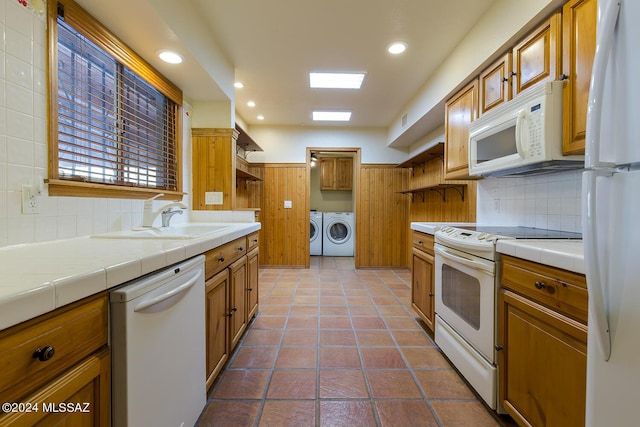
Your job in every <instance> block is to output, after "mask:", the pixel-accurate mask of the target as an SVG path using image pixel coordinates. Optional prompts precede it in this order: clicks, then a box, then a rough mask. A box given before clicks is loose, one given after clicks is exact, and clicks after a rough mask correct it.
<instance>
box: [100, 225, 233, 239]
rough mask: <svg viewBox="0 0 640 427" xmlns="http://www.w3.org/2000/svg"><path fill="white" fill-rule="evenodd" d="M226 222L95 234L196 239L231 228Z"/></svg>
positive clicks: (138, 237)
mask: <svg viewBox="0 0 640 427" xmlns="http://www.w3.org/2000/svg"><path fill="white" fill-rule="evenodd" d="M229 227H230V226H229V225H226V224H224V225H223V224H180V225H175V226H173V227H150V228H147V227H140V228H134V229H132V230H126V231H116V232H113V233H104V234H94V235H93V236H91V237H92V238H95V239H173V240H179V239H196V238H198V237H203V236H206V235H208V234H213V233H218V232H220V231H223V230H226V229H227V228H229Z"/></svg>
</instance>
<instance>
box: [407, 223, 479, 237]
mask: <svg viewBox="0 0 640 427" xmlns="http://www.w3.org/2000/svg"><path fill="white" fill-rule="evenodd" d="M445 225H450V226H452V227H471V226H474V225H476V224H475V222H412V223H411V229H412V230H415V231H419V232H421V233H426V234H431V235H433V234H434V233H435V232H436V228H437V227H444V226H445Z"/></svg>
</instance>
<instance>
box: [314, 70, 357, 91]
mask: <svg viewBox="0 0 640 427" xmlns="http://www.w3.org/2000/svg"><path fill="white" fill-rule="evenodd" d="M363 80H364V73H309V86H310V87H312V88H322V89H360V87H361V86H362V81H363Z"/></svg>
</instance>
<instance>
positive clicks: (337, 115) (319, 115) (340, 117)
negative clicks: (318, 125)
mask: <svg viewBox="0 0 640 427" xmlns="http://www.w3.org/2000/svg"><path fill="white" fill-rule="evenodd" d="M313 120H314V121H323V122H348V121H349V120H351V111H314V112H313Z"/></svg>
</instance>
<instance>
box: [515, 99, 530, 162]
mask: <svg viewBox="0 0 640 427" xmlns="http://www.w3.org/2000/svg"><path fill="white" fill-rule="evenodd" d="M528 132H529V127H528V126H527V112H526V110H520V111H518V115H517V116H516V150H517V151H518V155H519V156H520V158H522V159H524V158H525V157H527V152H526V149H525V146H526V144H525V143H524V135H526V134H527V133H528Z"/></svg>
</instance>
